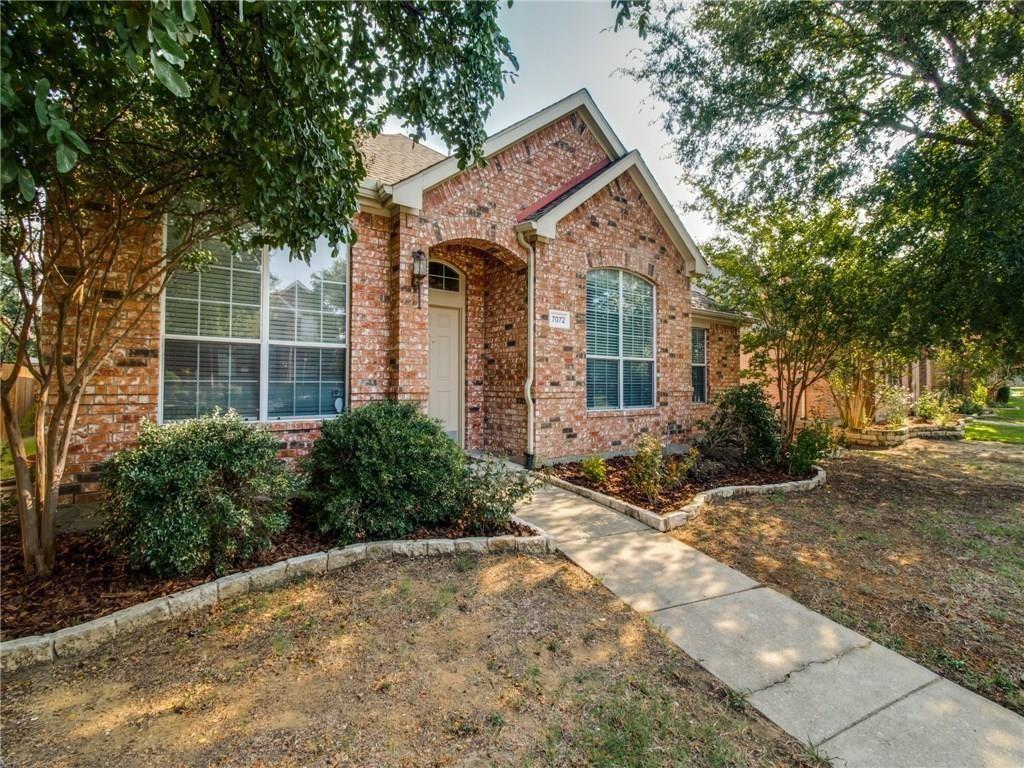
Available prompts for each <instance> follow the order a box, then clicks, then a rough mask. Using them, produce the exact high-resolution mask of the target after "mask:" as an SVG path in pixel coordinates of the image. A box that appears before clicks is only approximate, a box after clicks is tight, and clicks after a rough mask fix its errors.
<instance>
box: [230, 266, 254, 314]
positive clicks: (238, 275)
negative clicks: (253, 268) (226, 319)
mask: <svg viewBox="0 0 1024 768" xmlns="http://www.w3.org/2000/svg"><path fill="white" fill-rule="evenodd" d="M231 301H232V302H234V303H235V304H248V305H249V306H253V307H259V305H260V273H259V272H243V271H241V270H235V272H234V273H233V274H232V275H231Z"/></svg>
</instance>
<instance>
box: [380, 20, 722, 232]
mask: <svg viewBox="0 0 1024 768" xmlns="http://www.w3.org/2000/svg"><path fill="white" fill-rule="evenodd" d="M610 6H611V4H610V3H609V2H608V0H577V1H576V2H548V1H547V0H515V3H514V4H513V6H512V8H511V9H510V8H507V7H506V6H505V4H504V3H502V7H501V13H500V17H499V18H500V23H501V26H502V29H503V30H504V31H505V34H506V35H508V38H509V40H510V41H511V42H512V50H513V51H514V52H515V54H516V56H517V58H518V59H519V75H518V77H517V78H516V80H515V82H514V83H512V84H511V85H508V86H506V89H505V90H506V94H505V99H504V101H502V102H501V103H499V104H497V105H495V107H494V110H493V111H492V113H491V117H490V120H488V122H487V132H488V133H489V134H491V133H495V132H497V131H499V130H501V129H502V128H505V127H507V126H509V125H511V124H512V123H514V122H516V121H517V120H519V119H521V118H523V117H526V116H527V115H530V114H532V113H534V112H537V111H538V110H540V109H543V108H544V107H546V106H548V105H549V104H551V103H553V102H555V101H558V100H559V99H561V98H563V97H565V96H568V95H569V94H570V93H573V92H574V91H577V90H579V89H580V88H586V89H588V90H589V91H590V95H591V96H593V97H594V101H595V102H596V103H597V106H598V109H600V110H601V111H602V112H603V113H604V115H605V117H606V118H607V119H608V122H609V123H610V124H611V126H612V129H613V130H614V131H615V133H616V134H617V135H618V137H619V138H620V139H621V140H622V143H623V144H625V145H626V148H627V149H639V150H640V153H641V154H642V155H643V156H644V160H646V161H647V165H648V166H649V167H650V169H651V172H652V173H653V174H654V177H655V178H656V179H657V180H658V183H659V184H660V185H661V187H662V189H663V190H665V194H666V195H667V196H668V199H669V200H671V201H672V203H673V204H675V205H676V210H677V211H678V212H679V215H680V217H681V218H682V220H683V223H684V224H685V225H686V228H687V229H688V230H689V231H690V234H691V235H693V237H694V239H696V240H697V242H702V241H704V240H706V239H707V237H708V236H709V235H710V234H711V233H712V228H711V226H710V225H709V224H707V223H706V222H705V221H704V220H703V219H702V218H701V217H700V216H699V215H698V214H696V213H693V212H690V211H685V210H683V209H682V205H681V203H683V202H684V201H686V200H689V199H692V197H691V196H690V193H689V191H688V190H687V189H686V188H685V187H684V186H683V185H681V184H680V183H679V177H680V175H681V174H680V171H681V169H680V167H679V165H678V164H677V163H676V162H675V160H674V159H673V158H672V157H671V149H670V147H669V146H668V136H667V135H666V134H665V133H664V131H663V130H662V128H661V121H660V119H659V115H660V107H661V105H660V103H659V102H656V101H655V100H654V99H653V98H652V97H651V96H650V94H649V93H648V92H647V89H646V87H644V86H641V85H639V84H637V83H636V82H635V81H634V80H633V79H632V78H630V77H628V76H626V75H624V74H621V73H619V72H618V70H619V69H621V68H623V67H626V66H629V65H631V64H632V63H633V61H634V59H635V57H636V49H637V48H639V47H640V46H642V45H643V41H642V40H640V38H639V37H637V35H636V33H635V32H634V31H633V30H631V29H620V30H619V31H618V32H612V31H611V27H612V26H613V25H614V23H615V12H614V11H613V10H612V8H611V7H610ZM388 130H390V131H398V130H400V126H398V125H397V124H393V125H389V128H388ZM426 143H427V144H429V145H431V146H433V147H435V148H436V149H439V150H441V151H445V147H444V145H443V144H439V143H438V142H437V141H436V139H435V140H430V139H428V140H427V142H426Z"/></svg>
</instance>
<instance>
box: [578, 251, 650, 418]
mask: <svg viewBox="0 0 1024 768" xmlns="http://www.w3.org/2000/svg"><path fill="white" fill-rule="evenodd" d="M653 405H654V286H653V285H652V284H651V283H649V282H648V281H647V280H644V279H643V278H642V277H638V276H636V275H634V274H632V273H630V272H624V271H622V270H619V269H595V270H591V271H590V272H588V273H587V408H588V409H591V410H609V409H619V408H650V407H652V406H653Z"/></svg>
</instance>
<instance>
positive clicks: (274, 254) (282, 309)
mask: <svg viewBox="0 0 1024 768" xmlns="http://www.w3.org/2000/svg"><path fill="white" fill-rule="evenodd" d="M331 253H332V249H331V247H330V245H328V243H327V240H326V239H324V238H322V237H321V238H318V239H317V241H316V250H315V252H314V253H313V256H312V257H311V258H310V261H309V263H308V264H307V263H306V262H305V261H303V260H301V259H294V260H293V259H291V258H290V256H291V252H290V251H288V250H287V249H276V250H273V251H271V252H270V291H271V293H270V305H271V314H270V338H271V339H273V340H275V341H292V340H298V341H310V342H320V341H321V339H322V328H323V326H324V322H323V319H322V317H321V316H322V315H323V313H325V312H326V313H327V314H338V313H340V312H342V311H344V309H345V295H346V292H347V276H346V271H347V258H348V257H347V253H346V252H345V251H344V250H342V251H340V252H339V254H338V256H337V257H332V255H331ZM335 327H336V323H335V324H334V325H332V326H331V328H332V329H333V328H335ZM336 338H337V336H332V337H331V339H330V340H331V341H334V340H335V339H336Z"/></svg>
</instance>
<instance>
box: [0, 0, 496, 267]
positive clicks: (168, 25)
mask: <svg viewBox="0 0 1024 768" xmlns="http://www.w3.org/2000/svg"><path fill="white" fill-rule="evenodd" d="M0 13H2V16H0V18H2V24H3V30H2V49H0V53H2V65H3V79H2V87H0V104H2V106H3V110H4V121H3V132H2V152H3V168H2V171H3V173H2V180H3V184H4V186H3V204H4V206H5V208H6V209H7V210H8V211H17V210H22V209H24V208H25V207H26V205H27V204H28V203H29V202H30V201H32V200H33V199H34V198H35V197H36V196H37V194H39V192H40V191H41V190H47V191H48V194H51V195H52V194H53V192H52V190H53V188H54V185H55V183H57V182H59V183H60V185H61V186H62V188H64V189H65V190H66V191H67V193H68V194H69V195H72V196H74V195H75V194H76V193H77V194H80V195H81V194H85V195H89V194H95V193H96V192H98V191H101V190H105V189H106V190H110V189H121V188H122V185H124V186H126V187H127V188H130V189H133V190H135V191H137V192H138V193H139V194H140V195H144V196H145V198H146V200H147V204H148V205H149V206H151V207H153V208H154V209H156V210H158V211H159V212H160V213H164V212H167V211H168V209H170V210H171V211H172V212H173V209H174V208H175V207H181V208H182V209H183V210H182V212H183V213H184V212H186V210H184V209H185V207H186V206H187V212H189V213H192V214H195V213H196V212H197V211H205V212H207V213H208V214H209V217H210V218H211V220H213V221H216V222H217V223H218V224H219V225H220V226H219V228H220V229H222V230H225V231H230V230H231V229H233V228H234V227H236V226H238V224H239V222H247V223H251V224H253V225H255V227H256V229H255V231H254V233H255V234H256V236H257V237H258V238H259V239H262V240H264V241H267V242H270V243H271V244H275V245H289V246H290V247H291V248H292V249H293V250H296V251H298V252H307V251H308V249H309V248H310V247H311V242H312V240H313V238H314V237H316V236H318V235H327V236H328V237H329V238H330V239H331V240H332V241H334V242H338V241H341V240H347V239H349V238H350V237H351V232H350V229H349V226H348V225H349V222H350V221H351V219H352V217H353V215H354V214H355V211H356V202H355V201H356V192H357V189H358V184H359V182H360V180H361V179H362V178H363V176H364V175H365V173H364V171H365V169H364V167H363V161H362V157H361V156H360V154H359V151H358V145H359V142H360V140H361V138H362V137H364V136H366V135H368V134H373V133H375V132H379V131H380V130H381V128H382V127H383V125H384V122H385V120H386V119H387V118H389V117H397V118H399V119H400V120H402V121H403V122H404V123H405V125H406V126H407V128H408V129H409V131H410V132H411V133H412V135H413V136H414V137H416V138H422V137H423V136H424V135H425V131H426V130H428V129H429V130H431V131H434V132H435V133H437V135H438V136H440V138H441V139H443V140H444V141H445V142H446V143H448V144H449V145H451V146H452V147H453V148H454V152H455V154H456V155H457V156H458V157H459V159H460V161H461V162H462V163H463V164H468V163H471V162H474V161H476V160H478V159H479V158H480V153H481V148H482V146H483V141H484V139H485V134H484V127H483V126H484V120H485V119H486V117H487V115H488V113H489V111H490V109H491V106H492V105H493V103H494V101H495V100H496V99H498V98H500V96H501V95H502V92H503V91H502V89H503V82H504V79H505V77H506V76H507V75H508V74H509V70H508V69H507V67H509V66H512V67H514V66H515V60H514V58H513V56H512V53H511V50H510V48H509V44H508V40H507V39H506V38H505V37H504V35H503V34H502V33H501V31H500V29H499V28H498V25H497V7H496V4H495V3H490V2H479V3H434V2H427V1H426V0H409V1H408V2H402V3H389V2H361V3H299V2H244V3H207V4H203V3H202V2H198V0H151V1H150V2H143V3H118V2H95V3H69V2H55V3H42V2H39V3H30V2H25V3H5V4H4V5H3V8H2V12H0Z"/></svg>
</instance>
